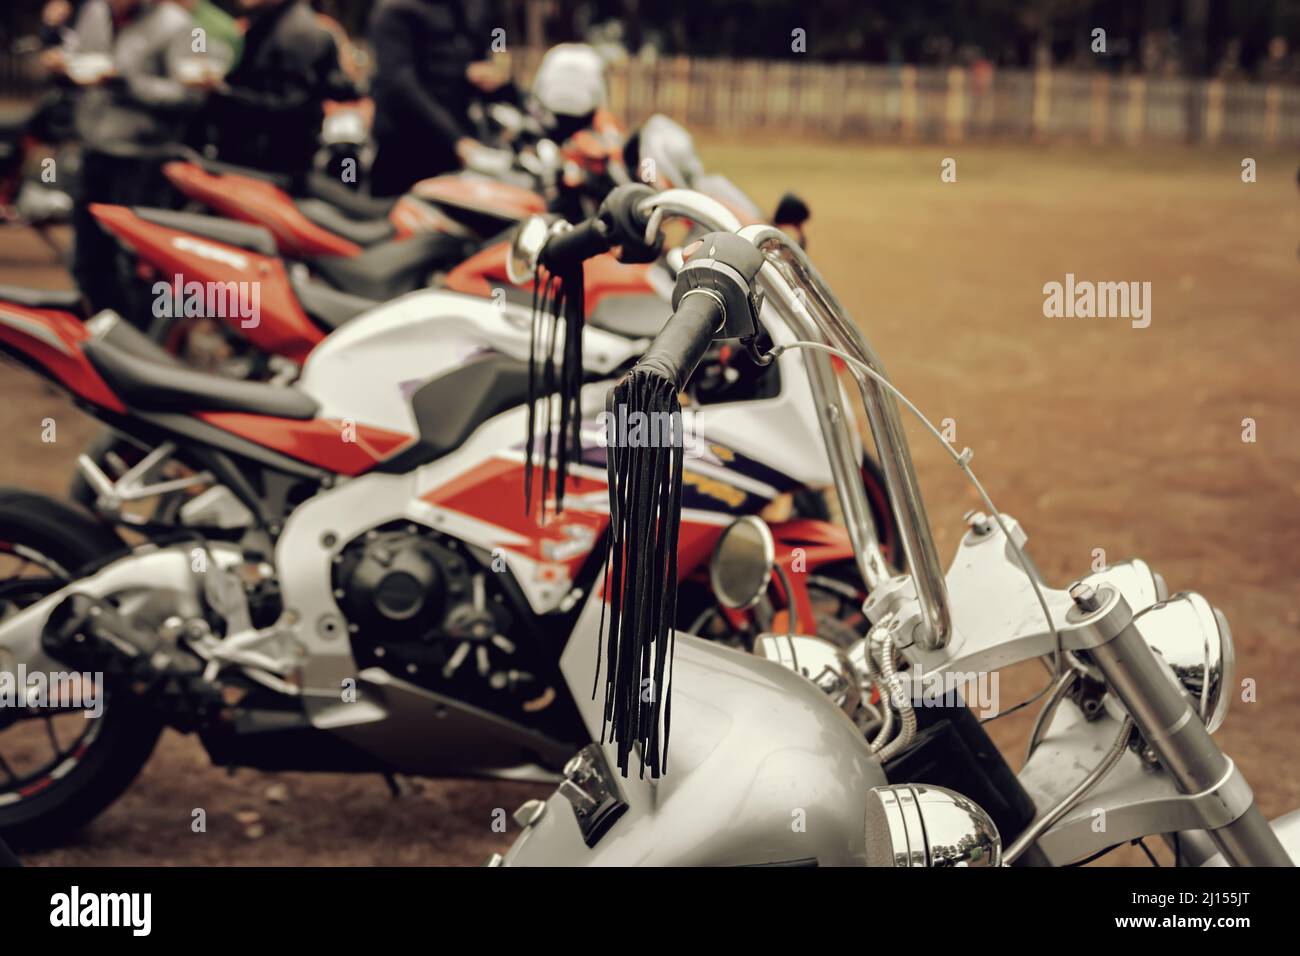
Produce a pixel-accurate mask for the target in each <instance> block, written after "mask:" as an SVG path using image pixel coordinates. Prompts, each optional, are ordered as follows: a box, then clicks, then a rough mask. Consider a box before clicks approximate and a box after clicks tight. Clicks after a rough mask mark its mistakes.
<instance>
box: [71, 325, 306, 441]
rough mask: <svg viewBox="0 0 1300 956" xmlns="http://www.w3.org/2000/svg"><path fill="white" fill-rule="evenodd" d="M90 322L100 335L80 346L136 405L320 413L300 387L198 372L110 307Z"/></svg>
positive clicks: (176, 409)
mask: <svg viewBox="0 0 1300 956" xmlns="http://www.w3.org/2000/svg"><path fill="white" fill-rule="evenodd" d="M91 321H92V323H93V326H92V328H94V329H95V334H94V335H93V336H92V337H91V338H88V339H86V341H84V342H82V343H81V350H82V351H83V352H84V353H85V355H86V358H87V359H89V360H90V364H91V365H93V366H94V367H95V371H97V372H99V374H100V376H101V377H103V379H104V381H105V382H106V383H107V384H108V387H109V388H111V389H112V390H113V392H114V393H115V394H116V395H117V396H118V398H120V399H121V400H122V401H123V402H124V403H125V404H126V405H128V406H130V407H131V408H133V409H136V410H138V411H143V412H196V411H205V412H209V411H210V412H247V413H249V414H252V415H267V416H270V417H274V418H295V419H311V418H315V417H316V411H317V408H318V406H317V404H316V401H315V399H312V398H311V397H309V396H308V395H306V394H304V393H302V392H300V391H298V390H297V389H294V388H286V387H282V386H278V385H265V384H262V383H261V382H244V381H239V380H237V379H232V378H224V377H222V376H220V375H209V374H208V373H206V372H199V371H196V370H195V369H192V368H189V367H187V366H185V365H183V364H182V363H181V362H180V361H179V360H178V359H177V358H176V357H175V356H173V355H171V354H170V353H168V352H166V351H164V350H163V349H162V348H161V347H160V346H159V345H158V344H157V343H155V342H154V341H153V340H152V339H150V338H149V337H148V336H147V335H145V334H144V333H143V332H141V331H140V330H139V329H137V328H135V326H133V325H131V324H130V323H129V322H125V321H123V320H122V319H121V318H120V317H119V316H117V315H114V314H113V313H111V312H106V313H100V315H98V316H96V317H95V318H94V319H92V320H91Z"/></svg>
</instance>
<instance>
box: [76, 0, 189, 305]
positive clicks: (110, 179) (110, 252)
mask: <svg viewBox="0 0 1300 956" xmlns="http://www.w3.org/2000/svg"><path fill="white" fill-rule="evenodd" d="M93 5H99V6H101V7H107V9H108V12H109V13H110V15H111V24H112V30H113V34H112V41H111V48H110V53H111V65H108V64H106V65H105V68H104V69H102V70H100V71H98V72H96V73H93V74H91V73H86V72H81V71H76V72H72V73H71V77H72V79H73V81H74V82H76V83H78V84H79V85H80V86H82V87H83V88H84V90H83V92H82V95H81V98H80V100H79V102H78V103H77V111H76V127H77V134H78V135H79V137H80V138H81V141H82V145H83V160H82V174H81V189H80V190H79V195H78V197H77V205H76V208H75V210H74V212H73V227H74V229H75V232H76V248H75V250H74V253H73V264H72V272H73V276H74V278H75V279H76V280H77V284H78V286H79V287H80V288H81V292H82V295H84V296H85V297H86V298H87V300H88V301H89V302H90V304H91V307H92V308H95V309H102V308H116V309H123V308H125V307H126V305H127V302H126V301H125V299H124V297H123V296H122V294H121V292H120V289H119V283H118V281H117V276H116V274H115V271H114V270H113V269H112V267H111V264H112V263H114V262H115V261H116V255H115V252H116V246H115V243H114V241H113V239H112V238H111V237H110V236H108V235H107V234H106V233H104V232H103V230H101V229H100V227H99V224H98V223H97V222H96V221H95V218H94V216H92V215H91V214H90V210H89V206H90V205H91V204H92V203H113V204H118V205H125V206H131V205H144V206H166V205H171V204H173V203H174V198H173V197H174V193H173V190H172V188H171V186H170V184H169V183H168V182H167V180H166V178H165V177H164V176H163V174H162V168H161V165H162V162H163V160H165V159H166V158H168V157H169V156H171V155H172V154H173V153H174V151H175V148H176V143H177V142H178V141H179V140H180V139H181V137H182V135H183V133H184V130H185V125H186V121H187V118H188V116H189V115H190V114H191V113H192V112H193V111H194V110H195V109H197V108H198V107H199V106H200V105H201V104H202V101H203V97H204V91H203V84H204V83H205V82H206V74H202V75H198V76H196V75H195V72H194V70H193V67H194V52H193V46H192V44H193V37H192V35H191V30H192V29H193V26H194V20H193V18H192V17H191V16H190V13H189V11H188V10H187V9H186V8H185V6H184V5H183V4H181V3H178V2H174V0H90V3H88V4H87V8H86V9H84V10H83V11H82V14H83V15H84V14H87V13H89V12H90V9H89V8H90V7H91V6H93ZM81 19H82V18H81V17H78V27H77V28H76V31H77V32H78V34H79V40H80V42H79V51H78V52H86V51H85V49H84V46H83V44H84V43H85V41H86V37H84V36H81V35H80V29H81V28H80V23H81Z"/></svg>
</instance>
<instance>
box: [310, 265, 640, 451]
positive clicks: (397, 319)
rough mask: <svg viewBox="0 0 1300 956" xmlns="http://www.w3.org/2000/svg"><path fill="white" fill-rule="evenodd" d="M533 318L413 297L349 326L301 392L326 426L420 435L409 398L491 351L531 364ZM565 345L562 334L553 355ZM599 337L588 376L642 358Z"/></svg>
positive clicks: (314, 359)
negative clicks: (350, 424)
mask: <svg viewBox="0 0 1300 956" xmlns="http://www.w3.org/2000/svg"><path fill="white" fill-rule="evenodd" d="M530 321H531V316H530V310H529V309H528V308H527V307H520V306H516V305H511V304H506V303H504V302H502V303H500V304H498V303H497V302H495V301H493V300H491V299H482V298H478V297H476V296H468V295H462V294H460V293H456V292H445V291H441V290H425V291H420V292H412V293H410V294H408V295H404V296H402V297H401V298H398V299H394V300H393V301H392V302H388V303H385V304H384V305H381V306H379V307H378V308H376V309H373V310H372V311H370V312H367V313H366V314H365V315H362V316H359V317H358V318H356V319H354V320H352V321H351V322H348V323H347V324H346V325H344V326H343V327H342V328H341V329H339V330H338V331H336V332H334V333H332V334H330V335H329V336H328V337H326V339H325V341H323V342H322V343H321V344H320V345H318V346H317V347H316V348H315V349H314V350H313V351H312V353H311V355H309V356H308V357H307V361H306V363H305V364H304V365H303V370H302V375H301V377H300V378H299V380H298V383H297V384H298V388H300V389H301V390H302V391H304V392H306V393H307V394H308V395H310V396H312V398H314V399H316V400H317V401H318V402H320V405H321V410H320V412H319V413H318V415H319V417H321V418H330V419H338V420H351V421H354V422H358V423H361V424H365V425H370V426H374V427H377V428H385V429H388V430H389V431H395V432H404V433H406V434H410V435H414V434H416V426H415V421H414V419H413V417H412V415H411V409H410V396H411V394H412V393H413V392H414V391H415V390H416V389H417V388H419V387H420V385H422V384H423V383H425V382H427V381H428V380H429V379H432V378H436V377H438V376H440V375H444V374H446V373H447V372H449V371H451V370H452V369H454V368H457V367H459V366H461V365H463V364H464V363H465V362H466V361H468V360H469V359H471V358H473V357H474V356H476V355H481V354H483V353H484V352H487V351H493V352H499V353H502V354H505V355H509V356H511V357H512V358H517V359H520V360H527V359H528V351H529V330H530ZM562 343H563V330H562V329H561V330H560V331H559V333H558V335H557V343H556V348H557V349H559V348H560V347H561V344H562ZM645 344H646V343H645V342H644V341H642V340H629V339H624V338H621V337H619V336H616V335H611V334H609V333H607V332H602V331H600V330H599V329H590V328H589V329H586V330H585V331H584V333H583V352H584V357H585V361H586V365H587V367H588V369H589V370H591V371H595V372H599V373H604V372H608V371H611V370H613V369H615V368H618V367H619V366H620V365H622V364H624V363H625V362H627V361H629V360H631V359H632V358H635V357H636V356H637V355H639V354H641V352H642V351H644V350H645Z"/></svg>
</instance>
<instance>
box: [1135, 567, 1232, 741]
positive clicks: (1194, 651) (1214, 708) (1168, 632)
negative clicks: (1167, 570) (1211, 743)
mask: <svg viewBox="0 0 1300 956" xmlns="http://www.w3.org/2000/svg"><path fill="white" fill-rule="evenodd" d="M1133 624H1134V625H1135V626H1136V627H1137V629H1138V632H1139V633H1140V634H1141V635H1142V637H1143V638H1144V639H1145V640H1146V642H1147V644H1148V645H1149V646H1150V647H1151V649H1152V650H1154V651H1155V652H1156V653H1157V654H1159V655H1160V656H1161V657H1162V658H1164V661H1165V663H1167V664H1168V665H1169V667H1170V668H1171V669H1172V670H1173V672H1174V676H1175V677H1177V678H1178V681H1179V683H1181V684H1182V685H1183V689H1184V690H1186V691H1187V694H1188V695H1189V696H1190V697H1191V698H1192V702H1193V706H1194V707H1195V708H1196V710H1197V712H1198V713H1199V714H1200V715H1201V720H1203V721H1204V722H1205V727H1206V729H1207V730H1209V731H1210V733H1214V732H1215V731H1216V730H1218V729H1219V726H1220V725H1221V724H1222V723H1223V719H1224V717H1226V716H1227V715H1228V705H1229V704H1230V703H1231V700H1232V692H1231V687H1232V685H1233V684H1234V683H1235V681H1236V671H1237V654H1236V651H1235V649H1234V648H1233V646H1232V632H1231V631H1230V630H1229V629H1228V621H1227V619H1226V618H1224V616H1223V614H1222V613H1221V612H1220V611H1219V609H1218V608H1216V607H1213V606H1212V605H1211V604H1210V602H1209V601H1207V600H1205V598H1203V597H1201V596H1200V595H1199V594H1195V593H1193V592H1191V591H1184V592H1183V593H1181V594H1175V595H1174V596H1173V597H1171V598H1170V599H1169V600H1167V601H1162V602H1161V603H1159V604H1155V605H1152V606H1151V607H1149V608H1147V609H1145V610H1143V611H1139V612H1138V613H1137V614H1135V615H1134V616H1133Z"/></svg>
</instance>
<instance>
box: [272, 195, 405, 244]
mask: <svg viewBox="0 0 1300 956" xmlns="http://www.w3.org/2000/svg"><path fill="white" fill-rule="evenodd" d="M293 204H294V205H295V206H297V207H298V211H299V212H300V213H302V214H303V215H304V216H306V217H307V218H308V219H309V220H311V221H312V222H314V223H315V224H316V225H318V226H320V227H321V228H322V229H325V230H328V231H329V232H332V233H334V234H335V235H338V236H342V237H343V238H344V239H347V240H349V241H350V242H355V243H356V244H357V245H359V246H361V247H363V248H364V247H366V246H374V245H377V244H379V243H381V242H384V241H385V240H388V239H391V238H393V224H392V222H391V221H390V220H388V219H386V218H384V217H380V218H378V219H354V218H352V217H351V216H349V215H347V214H346V213H343V212H340V211H339V209H338V207H336V206H333V205H331V204H330V203H328V202H326V201H325V200H323V199H295V200H294V201H293Z"/></svg>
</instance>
